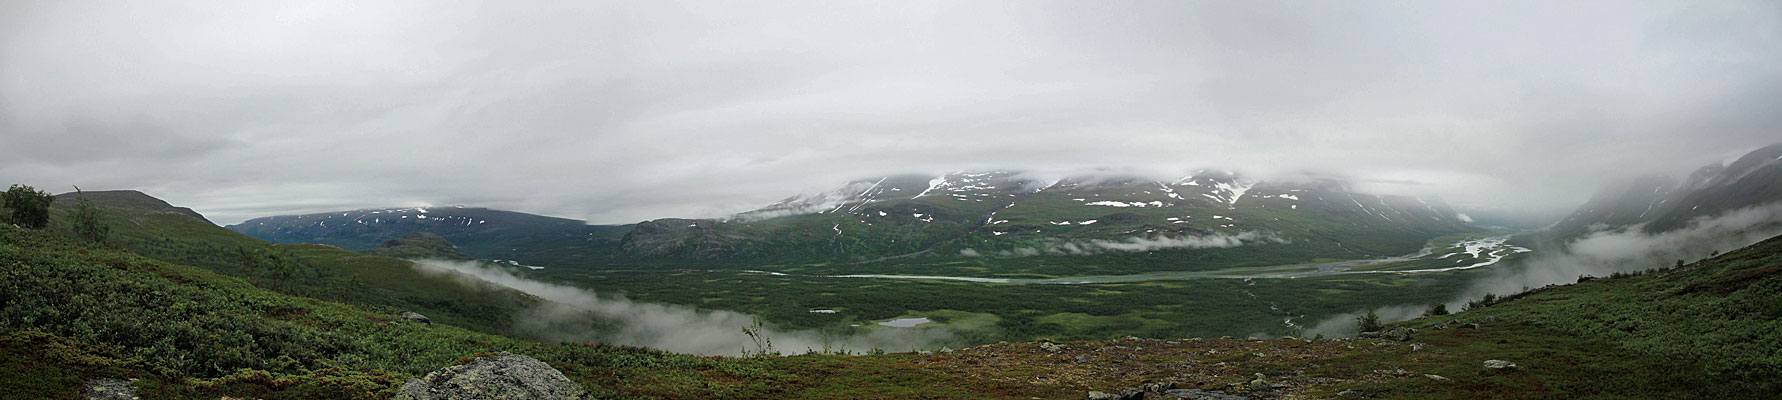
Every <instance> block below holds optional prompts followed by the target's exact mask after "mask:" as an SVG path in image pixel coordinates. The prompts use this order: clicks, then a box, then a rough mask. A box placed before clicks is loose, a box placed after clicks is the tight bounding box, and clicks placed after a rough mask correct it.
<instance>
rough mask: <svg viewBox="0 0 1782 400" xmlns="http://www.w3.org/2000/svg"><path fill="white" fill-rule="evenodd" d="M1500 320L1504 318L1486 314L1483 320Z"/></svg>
mask: <svg viewBox="0 0 1782 400" xmlns="http://www.w3.org/2000/svg"><path fill="white" fill-rule="evenodd" d="M1502 320H1504V319H1503V318H1498V317H1497V316H1496V315H1487V316H1485V321H1486V322H1497V321H1502Z"/></svg>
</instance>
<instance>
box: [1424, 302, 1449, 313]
mask: <svg viewBox="0 0 1782 400" xmlns="http://www.w3.org/2000/svg"><path fill="white" fill-rule="evenodd" d="M1423 315H1424V316H1432V315H1448V305H1447V304H1442V303H1435V304H1433V305H1430V306H1429V309H1428V310H1423Z"/></svg>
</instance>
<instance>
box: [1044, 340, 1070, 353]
mask: <svg viewBox="0 0 1782 400" xmlns="http://www.w3.org/2000/svg"><path fill="white" fill-rule="evenodd" d="M1039 347H1040V348H1041V349H1045V350H1046V351H1050V352H1053V353H1057V352H1058V351H1059V350H1064V346H1059V345H1058V344H1057V343H1052V342H1040V344H1039Z"/></svg>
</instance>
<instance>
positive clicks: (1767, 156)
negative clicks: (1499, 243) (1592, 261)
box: [1539, 144, 1782, 244]
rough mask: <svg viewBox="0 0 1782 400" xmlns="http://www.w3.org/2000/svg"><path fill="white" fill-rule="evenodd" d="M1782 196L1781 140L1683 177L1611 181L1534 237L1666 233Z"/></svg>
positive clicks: (1559, 239)
mask: <svg viewBox="0 0 1782 400" xmlns="http://www.w3.org/2000/svg"><path fill="white" fill-rule="evenodd" d="M1777 201H1782V144H1776V145H1770V146H1768V147H1764V148H1761V149H1757V150H1755V151H1752V152H1750V153H1747V154H1745V155H1744V156H1742V157H1740V158H1739V159H1738V160H1736V161H1733V162H1732V163H1731V164H1725V165H1722V164H1718V163H1716V164H1710V165H1707V166H1704V167H1702V168H1700V169H1697V170H1696V171H1695V172H1693V173H1691V174H1690V175H1689V176H1688V177H1687V178H1685V179H1683V180H1677V179H1675V178H1670V177H1663V176H1648V177H1642V178H1638V179H1635V180H1632V181H1628V182H1624V183H1620V184H1617V185H1613V186H1611V187H1609V188H1607V189H1604V190H1603V191H1601V192H1599V193H1598V194H1597V195H1596V196H1593V197H1592V198H1591V199H1590V201H1588V202H1586V203H1585V204H1584V205H1583V206H1581V207H1579V208H1578V210H1577V211H1575V212H1573V213H1572V214H1571V215H1570V216H1567V217H1566V218H1565V219H1563V220H1561V221H1560V222H1558V223H1556V224H1554V225H1553V226H1552V227H1550V228H1548V230H1547V231H1546V232H1544V233H1542V235H1540V237H1539V239H1541V240H1543V241H1546V242H1548V243H1552V244H1564V243H1566V242H1569V241H1572V240H1576V239H1578V238H1580V237H1583V236H1585V235H1588V234H1591V233H1594V232H1604V231H1619V230H1625V229H1629V228H1635V227H1637V228H1638V229H1639V230H1640V232H1644V233H1649V234H1650V233H1661V232H1669V231H1673V230H1676V229H1679V228H1683V227H1685V226H1688V225H1689V222H1690V221H1692V220H1695V219H1698V218H1702V217H1714V216H1719V215H1724V214H1726V213H1728V212H1731V211H1735V210H1739V209H1743V208H1748V207H1754V206H1761V205H1767V204H1772V203H1775V202H1777Z"/></svg>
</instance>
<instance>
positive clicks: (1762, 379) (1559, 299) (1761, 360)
mask: <svg viewBox="0 0 1782 400" xmlns="http://www.w3.org/2000/svg"><path fill="white" fill-rule="evenodd" d="M1491 304H1495V305H1491ZM1474 308H1476V309H1477V313H1479V314H1483V315H1489V316H1497V317H1501V318H1504V319H1511V320H1517V321H1524V323H1526V324H1529V325H1531V326H1538V327H1541V328H1543V329H1550V330H1553V331H1556V332H1560V333H1562V334H1566V335H1576V336H1579V337H1583V338H1587V339H1591V340H1595V341H1601V342H1604V343H1614V344H1616V345H1617V346H1620V347H1623V348H1627V349H1632V350H1636V351H1639V352H1641V353H1645V354H1651V355H1653V356H1655V357H1659V358H1666V359H1684V360H1697V361H1701V362H1704V363H1706V364H1707V365H1708V369H1707V372H1708V373H1709V374H1710V375H1711V376H1713V377H1714V379H1716V380H1724V381H1726V382H1727V383H1725V385H1734V386H1745V387H1751V388H1756V389H1758V390H1763V391H1768V392H1770V393H1776V392H1777V391H1782V238H1772V239H1770V240H1766V241H1764V242H1762V243H1758V244H1755V245H1752V246H1750V247H1748V248H1746V249H1743V250H1740V251H1735V252H1729V253H1728V254H1726V255H1724V256H1720V257H1716V258H1711V259H1707V260H1703V261H1699V262H1696V263H1693V264H1688V265H1685V266H1682V267H1671V268H1664V269H1660V270H1652V271H1644V272H1637V273H1623V274H1615V275H1611V276H1609V277H1605V278H1598V279H1593V280H1589V281H1587V282H1581V283H1578V284H1574V285H1567V286H1559V287H1548V288H1542V289H1538V290H1534V291H1531V292H1526V293H1521V294H1517V295H1514V296H1510V297H1507V298H1502V299H1499V298H1492V299H1490V300H1489V301H1487V302H1485V304H1484V306H1482V307H1474ZM1463 314H1464V313H1463ZM1426 324H1428V323H1427V322H1424V323H1421V324H1413V325H1412V326H1419V325H1426Z"/></svg>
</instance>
